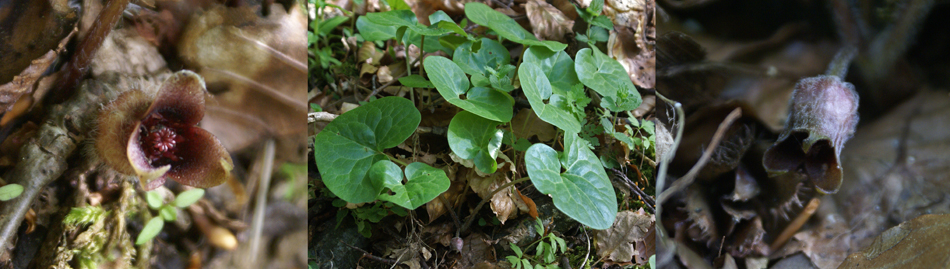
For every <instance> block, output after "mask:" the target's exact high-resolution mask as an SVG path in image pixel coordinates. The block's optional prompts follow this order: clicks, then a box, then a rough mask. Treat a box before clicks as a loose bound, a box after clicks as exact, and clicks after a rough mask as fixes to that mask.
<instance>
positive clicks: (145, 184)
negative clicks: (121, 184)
mask: <svg viewBox="0 0 950 269" xmlns="http://www.w3.org/2000/svg"><path fill="white" fill-rule="evenodd" d="M141 126H142V122H137V123H136V124H135V127H134V129H133V130H134V131H132V135H131V136H130V137H129V139H128V141H127V142H126V145H127V146H126V154H127V156H128V159H127V160H128V161H127V162H126V163H129V164H131V166H132V169H133V170H134V171H135V174H136V175H138V177H139V183H141V184H142V188H143V189H145V190H146V191H148V190H152V189H155V188H158V187H159V186H161V185H162V184H164V183H165V178H164V176H165V174H166V173H167V172H168V171H169V170H170V169H171V168H172V165H164V166H161V167H153V166H152V165H151V164H149V158H148V156H147V155H146V153H145V149H143V148H142V143H141V142H139V136H141V135H142V134H141V131H142V128H140V127H141Z"/></svg>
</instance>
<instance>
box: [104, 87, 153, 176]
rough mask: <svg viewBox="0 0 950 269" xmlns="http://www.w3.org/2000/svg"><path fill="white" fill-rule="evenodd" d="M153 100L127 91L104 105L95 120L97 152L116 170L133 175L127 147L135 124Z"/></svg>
mask: <svg viewBox="0 0 950 269" xmlns="http://www.w3.org/2000/svg"><path fill="white" fill-rule="evenodd" d="M151 102H152V99H151V98H150V97H149V96H148V95H147V94H145V93H144V92H142V91H139V90H130V91H126V92H124V93H122V94H121V95H119V97H118V98H116V99H115V101H112V103H109V104H108V105H106V106H105V107H104V108H103V109H102V110H101V111H100V112H99V115H98V117H97V123H96V139H95V146H96V153H97V155H98V156H99V158H100V159H101V160H102V161H103V162H105V163H106V164H108V165H109V166H111V167H112V168H113V169H115V170H116V171H119V172H121V173H124V174H134V173H135V169H133V167H132V165H131V164H130V163H129V158H128V157H127V156H128V155H127V151H126V148H127V145H128V141H129V138H130V137H132V133H133V131H135V130H136V129H137V128H138V125H137V123H138V122H139V121H140V120H141V119H142V118H143V117H145V115H146V112H147V111H148V107H149V104H150V103H151Z"/></svg>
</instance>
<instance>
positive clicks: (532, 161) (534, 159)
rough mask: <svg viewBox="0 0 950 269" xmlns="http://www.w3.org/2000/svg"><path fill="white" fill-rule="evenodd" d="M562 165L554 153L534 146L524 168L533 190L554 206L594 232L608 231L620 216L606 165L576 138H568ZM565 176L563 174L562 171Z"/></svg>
mask: <svg viewBox="0 0 950 269" xmlns="http://www.w3.org/2000/svg"><path fill="white" fill-rule="evenodd" d="M565 137H566V140H567V141H566V144H567V145H566V146H567V148H566V150H567V152H565V155H566V156H564V160H563V162H561V161H559V160H558V154H557V152H556V151H554V149H552V148H551V147H549V146H547V145H545V144H540V143H538V144H534V145H533V146H531V147H530V148H528V151H527V152H526V153H525V167H526V168H527V170H528V176H529V177H531V182H532V183H534V186H535V187H536V188H537V189H538V191H540V192H541V193H544V194H550V195H551V198H552V199H554V206H556V207H557V208H558V209H559V210H561V211H562V212H564V214H567V215H568V216H570V217H571V218H574V219H575V220H577V221H578V222H580V223H582V224H584V225H587V226H590V227H591V228H594V229H599V230H603V229H607V228H610V226H611V225H612V224H613V222H614V218H615V217H616V215H617V198H616V194H615V193H614V190H613V186H611V185H610V180H609V179H608V178H607V173H606V172H605V171H604V167H603V165H601V163H600V161H599V160H598V159H597V156H596V155H594V153H593V152H591V150H590V148H588V147H587V142H585V141H584V140H583V139H580V138H578V137H577V135H567V136H565ZM562 167H563V168H564V170H565V172H564V173H560V171H561V168H562Z"/></svg>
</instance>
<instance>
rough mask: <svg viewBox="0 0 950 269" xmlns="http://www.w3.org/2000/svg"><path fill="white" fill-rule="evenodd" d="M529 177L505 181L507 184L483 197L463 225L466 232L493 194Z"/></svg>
mask: <svg viewBox="0 0 950 269" xmlns="http://www.w3.org/2000/svg"><path fill="white" fill-rule="evenodd" d="M528 179H529V178H528V177H523V178H519V179H518V180H515V181H512V182H508V183H505V185H501V187H498V188H497V189H495V190H493V191H492V192H491V193H489V194H488V197H487V198H483V199H482V201H481V202H479V203H478V206H476V207H475V211H474V212H475V213H474V214H472V215H470V216H468V220H466V221H465V225H462V231H463V232H464V231H465V230H466V229H468V226H469V225H472V220H475V216H477V215H478V211H479V210H481V209H482V206H483V205H485V202H487V201H488V200H491V198H492V197H493V196H495V193H497V192H498V191H501V190H504V189H507V188H508V187H511V186H512V185H515V184H518V183H521V182H524V181H526V180H528Z"/></svg>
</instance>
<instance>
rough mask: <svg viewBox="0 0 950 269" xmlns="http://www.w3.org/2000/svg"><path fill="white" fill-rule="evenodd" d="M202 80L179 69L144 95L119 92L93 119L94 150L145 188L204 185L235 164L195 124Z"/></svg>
mask: <svg viewBox="0 0 950 269" xmlns="http://www.w3.org/2000/svg"><path fill="white" fill-rule="evenodd" d="M205 94H206V90H205V83H204V80H203V79H202V78H201V77H200V76H198V74H195V73H194V72H191V71H188V70H183V71H179V72H177V73H175V74H173V75H172V76H171V77H169V78H168V79H167V80H165V82H163V83H162V84H161V86H160V87H159V89H158V91H157V92H155V93H148V92H146V91H142V90H138V89H133V90H129V91H125V92H123V93H122V94H121V95H119V97H118V98H116V100H115V101H113V102H112V103H110V104H108V105H107V106H105V107H104V108H103V109H102V110H101V111H100V112H99V115H98V117H97V121H98V122H97V127H98V130H97V131H98V133H97V134H96V141H95V147H96V152H97V153H98V155H99V156H100V158H102V160H103V161H104V162H105V163H106V164H108V165H109V166H111V167H112V168H113V169H115V170H116V171H118V172H121V173H124V174H129V175H136V176H138V177H139V181H140V183H141V184H142V188H143V189H145V190H152V189H155V188H158V187H159V186H162V185H163V184H164V183H165V180H166V179H172V180H175V181H177V182H179V183H181V184H184V185H188V186H193V187H199V188H208V187H213V186H217V185H220V184H221V183H224V181H225V180H226V179H227V178H228V177H229V176H230V171H231V169H232V168H233V167H234V164H233V162H232V161H231V156H230V155H229V154H228V152H227V150H226V149H225V148H224V146H222V145H221V142H220V141H218V139H217V138H215V137H214V135H212V134H211V133H209V132H208V131H205V130H204V129H201V128H200V127H198V126H197V125H198V122H199V121H201V118H203V117H204V105H205Z"/></svg>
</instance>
